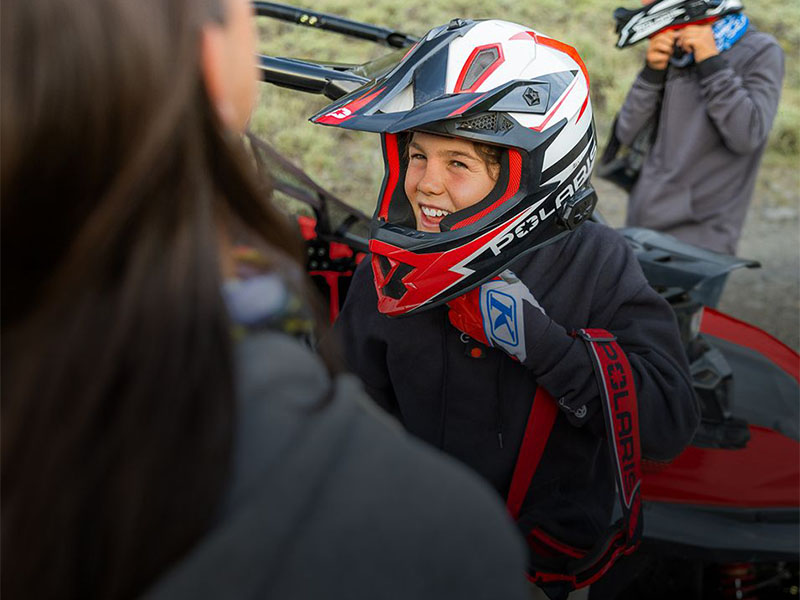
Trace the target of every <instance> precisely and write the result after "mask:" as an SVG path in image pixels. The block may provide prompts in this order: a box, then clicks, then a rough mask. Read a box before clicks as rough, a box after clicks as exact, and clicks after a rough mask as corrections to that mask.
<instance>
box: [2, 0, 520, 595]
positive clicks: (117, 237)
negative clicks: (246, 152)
mask: <svg viewBox="0 0 800 600" xmlns="http://www.w3.org/2000/svg"><path fill="white" fill-rule="evenodd" d="M1 33H2V65H1V66H2V72H1V76H2V88H3V96H2V106H1V107H0V109H1V122H0V124H1V125H2V148H3V156H2V269H3V287H2V305H3V311H2V335H3V344H4V348H3V350H4V352H3V357H2V377H3V407H2V408H3V421H2V438H3V441H2V444H3V445H2V452H3V455H2V516H3V527H2V569H3V580H2V591H3V596H4V597H5V598H8V599H12V598H23V597H30V598H49V597H58V598H131V597H134V596H139V595H141V594H143V593H147V594H148V596H149V597H153V598H161V597H163V598H181V597H186V598H189V597H191V598H198V597H229V598H241V597H256V596H258V597H271V598H319V597H326V598H343V597H348V598H445V597H459V598H490V597H492V598H522V597H525V593H526V590H525V588H524V580H523V578H522V575H521V574H522V570H523V567H524V559H523V550H522V544H521V541H520V540H519V539H518V538H517V537H516V535H515V533H514V530H513V527H512V525H511V522H510V520H509V519H508V517H507V515H506V514H505V513H504V511H503V510H502V507H501V505H500V504H499V503H498V502H497V500H496V499H495V498H493V496H492V492H491V491H490V490H489V488H488V486H485V485H483V484H481V482H479V481H478V480H477V478H476V477H474V476H473V475H471V474H469V473H468V472H467V471H466V469H464V468H462V467H460V466H458V465H456V464H455V462H454V461H450V460H449V459H446V458H444V457H441V456H439V455H436V454H434V453H433V452H432V451H430V450H428V449H426V448H424V447H423V446H422V444H421V443H418V442H414V441H412V440H411V439H410V437H408V436H406V435H405V434H403V433H402V432H401V431H400V430H399V428H398V427H396V426H393V425H392V424H390V423H388V422H387V420H386V419H383V418H382V417H380V416H378V415H377V414H374V413H375V410H374V409H371V408H370V405H369V404H368V403H367V402H366V401H363V398H364V397H365V396H364V392H363V391H362V389H361V387H360V386H359V385H358V384H357V383H356V382H355V380H354V379H352V378H348V377H345V376H332V375H330V374H329V369H328V368H327V367H326V366H325V364H324V363H323V362H322V361H321V360H320V359H319V358H318V357H316V356H315V355H313V354H311V353H310V352H309V351H308V350H307V348H306V346H304V345H303V343H302V342H301V341H300V340H298V339H297V336H295V335H293V334H300V335H306V334H308V333H309V332H310V328H311V325H312V320H311V319H310V318H309V317H308V314H309V311H308V309H307V304H306V301H305V295H304V291H303V290H304V284H303V276H302V273H301V270H300V268H299V264H298V262H297V261H296V256H297V255H298V247H297V244H298V242H297V241H296V240H295V238H294V236H293V235H292V234H291V233H290V230H288V229H287V227H286V224H285V222H284V221H283V220H282V218H281V217H280V216H279V215H278V214H276V213H275V212H274V209H273V208H272V207H271V206H270V205H269V204H268V203H266V202H264V197H263V195H262V194H260V192H259V187H258V184H257V182H255V181H254V180H253V173H252V170H251V166H250V164H249V162H248V161H247V159H246V158H245V157H244V156H243V155H242V147H241V144H240V137H239V135H238V134H239V133H240V132H241V131H242V130H243V129H244V127H245V125H246V123H247V119H248V116H249V113H250V110H251V108H252V105H253V101H254V90H255V85H256V84H255V69H254V30H253V24H252V18H251V13H250V7H249V2H247V0H227V1H225V0H218V1H217V0H206V1H204V2H198V1H195V0H140V1H137V2H129V1H127V0H102V1H101V0H86V1H85V2H80V3H75V2H71V1H69V0H49V1H46V0H33V1H31V0H7V1H4V2H3V5H2V32H1ZM242 241H244V242H246V244H247V247H246V248H242V247H240V246H239V243H240V242H242Z"/></svg>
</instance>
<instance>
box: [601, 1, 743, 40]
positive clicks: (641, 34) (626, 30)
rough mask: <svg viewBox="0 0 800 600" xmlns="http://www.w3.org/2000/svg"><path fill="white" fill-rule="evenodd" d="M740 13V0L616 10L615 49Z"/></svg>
mask: <svg viewBox="0 0 800 600" xmlns="http://www.w3.org/2000/svg"><path fill="white" fill-rule="evenodd" d="M742 10H744V5H743V4H742V3H741V1H740V0H656V1H655V2H651V3H650V4H646V5H645V6H643V7H641V8H636V9H633V10H629V9H627V8H618V9H617V10H615V11H614V19H615V21H616V22H617V33H618V34H619V38H618V39H617V48H625V47H627V46H632V45H634V44H635V43H637V42H640V41H642V40H643V39H645V38H649V37H650V36H652V35H654V34H656V33H658V32H659V31H663V30H664V29H673V28H677V27H683V26H685V25H690V24H692V23H694V24H700V23H709V22H711V21H715V20H717V19H719V18H720V17H724V16H725V15H730V14H733V13H737V12H741V11H742Z"/></svg>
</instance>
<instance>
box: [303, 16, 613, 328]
mask: <svg viewBox="0 0 800 600" xmlns="http://www.w3.org/2000/svg"><path fill="white" fill-rule="evenodd" d="M311 120H312V121H313V122H315V123H320V124H323V125H332V126H336V127H343V128H348V129H356V130H361V131H373V132H378V133H381V137H382V146H383V153H384V161H385V168H386V173H385V176H384V180H383V185H382V188H381V193H380V197H379V200H378V204H377V207H376V210H375V214H374V217H373V222H372V226H371V233H370V251H371V253H372V268H373V273H374V277H375V286H376V289H377V293H378V309H379V310H380V311H381V312H382V313H385V314H388V315H392V316H396V315H403V314H411V313H415V312H419V311H420V310H424V309H427V308H431V307H433V306H438V305H440V304H442V303H444V302H447V301H448V300H450V299H452V298H454V297H456V296H460V295H461V294H464V293H466V292H467V291H469V290H470V289H472V288H474V287H476V286H478V285H480V284H481V283H483V282H484V281H486V280H488V279H489V278H491V277H493V276H494V275H496V274H497V273H499V272H500V271H502V270H503V269H505V268H506V267H507V266H508V265H509V263H511V262H512V261H513V260H514V259H516V258H517V257H519V256H520V255H521V254H523V253H525V252H530V251H532V250H535V249H536V248H540V247H542V246H544V245H546V244H548V243H551V242H553V241H555V240H556V239H558V238H559V237H560V236H562V235H565V234H567V233H568V232H569V231H571V230H573V229H575V228H576V227H577V226H578V225H580V224H581V223H582V222H583V221H585V220H586V219H587V218H588V217H589V216H590V215H591V212H592V210H593V209H594V205H595V203H596V195H595V194H594V190H593V189H592V187H591V185H590V184H589V175H590V173H591V169H592V165H593V162H594V157H595V153H596V150H597V142H596V135H595V129H594V122H593V118H592V108H591V102H590V100H589V75H588V73H587V72H586V67H585V65H584V64H583V61H582V60H581V58H580V57H579V56H578V53H577V52H576V51H575V49H574V48H572V47H571V46H568V45H566V44H563V43H561V42H559V41H557V40H554V39H552V38H549V37H547V36H544V35H542V34H541V33H538V32H535V31H532V30H531V29H529V28H527V27H524V26H522V25H516V24H514V23H508V22H505V21H498V20H488V21H464V20H460V19H456V20H454V21H451V22H450V24H449V25H444V26H441V27H437V28H435V29H433V30H431V31H430V32H428V33H427V35H425V37H424V38H422V39H421V40H420V41H419V42H417V44H415V45H414V46H413V47H412V48H411V50H409V52H408V53H407V54H406V56H405V57H404V58H403V59H402V60H401V61H400V62H399V63H398V64H397V65H396V66H395V67H394V68H393V69H392V70H391V71H389V72H388V73H387V74H385V75H383V76H381V77H379V78H378V79H376V80H374V81H372V82H370V83H369V84H367V85H366V86H365V87H363V88H361V89H359V90H356V91H355V92H353V93H351V94H349V95H348V96H346V97H344V98H342V99H340V100H338V101H337V102H335V103H333V104H331V105H329V106H328V107H326V108H325V109H324V110H322V111H321V112H319V113H318V114H317V115H315V116H314V117H312V119H311ZM414 131H420V132H426V133H432V134H437V135H442V136H451V137H458V138H463V139H467V140H471V141H473V142H477V143H483V144H492V145H496V146H500V147H502V148H504V149H505V151H504V152H503V153H502V155H501V158H500V174H499V177H498V179H497V182H496V184H495V185H494V189H492V190H491V192H489V194H488V195H487V196H486V197H485V198H483V199H482V200H480V201H479V202H477V204H474V205H472V206H469V207H468V208H464V209H463V210H458V211H457V212H453V213H452V214H449V215H447V216H446V217H445V218H444V219H442V220H441V222H440V224H439V226H440V229H441V233H430V232H423V231H417V229H416V227H415V221H414V215H413V211H412V207H411V204H410V202H409V199H408V198H407V197H406V193H405V190H404V186H403V181H404V180H405V175H406V169H407V167H408V158H407V153H406V152H404V149H405V146H406V145H407V144H408V140H409V138H410V135H411V133H410V132H414Z"/></svg>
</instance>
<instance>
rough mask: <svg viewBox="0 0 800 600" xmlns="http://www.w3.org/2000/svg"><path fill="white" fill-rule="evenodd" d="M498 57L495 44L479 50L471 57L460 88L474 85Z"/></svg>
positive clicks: (465, 88) (464, 88)
mask: <svg viewBox="0 0 800 600" xmlns="http://www.w3.org/2000/svg"><path fill="white" fill-rule="evenodd" d="M499 59H500V52H499V50H498V48H497V46H489V47H488V48H484V49H482V50H480V51H479V52H478V53H477V54H476V55H475V56H474V57H473V58H472V62H471V63H470V65H469V69H467V74H466V75H465V76H464V80H463V82H462V83H461V86H460V89H461V90H468V89H470V88H471V87H472V86H474V85H475V84H476V83H477V82H478V80H479V79H480V78H481V76H482V75H483V74H484V73H486V71H488V69H489V67H491V66H492V65H493V64H494V63H496V62H497V61H498V60H499Z"/></svg>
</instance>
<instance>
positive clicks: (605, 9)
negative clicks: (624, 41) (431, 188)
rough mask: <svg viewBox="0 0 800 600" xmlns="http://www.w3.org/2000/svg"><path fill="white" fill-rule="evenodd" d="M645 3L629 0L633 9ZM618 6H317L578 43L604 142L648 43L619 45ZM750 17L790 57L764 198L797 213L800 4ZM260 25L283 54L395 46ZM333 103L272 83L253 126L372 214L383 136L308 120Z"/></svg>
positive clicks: (413, 24) (568, 1)
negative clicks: (495, 23)
mask: <svg viewBox="0 0 800 600" xmlns="http://www.w3.org/2000/svg"><path fill="white" fill-rule="evenodd" d="M637 3H638V2H637V0H629V2H628V3H627V4H626V6H635V5H636V4H637ZM619 5H620V2H619V0H593V1H586V0H582V1H581V0H533V1H530V2H519V1H517V2H511V1H509V0H481V1H480V2H476V1H474V0H473V1H471V2H467V1H465V0H453V1H450V2H447V3H434V2H424V1H422V0H409V1H408V2H397V1H396V0H373V1H372V2H359V3H355V2H352V1H347V0H318V1H317V2H315V3H313V8H314V9H315V10H318V11H322V12H328V13H334V14H339V15H342V16H346V17H349V18H352V19H356V20H361V21H366V22H370V23H374V24H378V25H383V26H386V27H392V28H396V29H398V30H400V31H404V32H406V33H410V34H414V35H422V34H423V33H425V32H426V31H427V30H428V29H430V28H431V27H433V26H435V25H439V24H442V23H446V22H447V21H449V20H450V19H451V18H454V17H464V18H475V19H481V18H498V17H500V18H503V19H506V20H510V21H515V22H519V23H524V24H527V25H530V26H531V27H533V28H535V29H537V30H539V31H542V32H544V33H547V34H548V35H551V36H553V37H556V38H558V39H561V40H564V41H566V42H568V43H570V44H572V45H573V46H575V47H576V48H577V49H578V51H579V52H580V53H581V56H582V57H583V59H584V60H585V62H586V64H587V66H588V69H589V73H590V76H591V80H592V102H593V106H594V110H595V120H596V123H597V127H598V131H599V134H600V137H601V140H605V136H606V133H607V131H608V127H609V125H610V123H611V120H612V119H613V115H614V113H615V112H616V110H617V109H618V107H619V106H620V105H621V103H622V100H623V98H624V95H625V93H626V91H627V89H628V87H629V86H630V83H631V81H632V80H633V77H634V75H635V74H636V72H637V71H638V69H639V68H640V66H641V64H642V61H643V56H644V47H643V45H639V46H636V47H634V48H630V49H626V50H624V51H621V50H617V49H616V48H615V47H614V42H615V40H616V35H615V34H614V27H613V19H612V17H611V14H612V12H613V10H614V8H615V7H617V6H619ZM301 6H302V5H301ZM309 7H311V6H310V5H309ZM748 14H749V15H750V17H751V20H752V22H753V23H754V24H755V25H756V26H757V27H758V28H759V29H761V30H762V31H767V32H769V33H772V34H773V35H775V37H776V38H778V40H779V42H780V43H781V45H782V46H783V48H784V51H785V52H786V56H787V72H786V80H785V86H784V90H783V97H782V101H781V107H780V110H779V113H778V117H777V119H776V122H775V126H774V128H773V131H772V135H771V137H770V142H769V149H768V154H767V157H766V160H765V165H764V170H763V173H762V177H761V181H760V182H759V190H758V193H757V200H756V204H757V205H758V204H759V203H761V204H763V205H765V206H769V207H779V208H780V207H784V208H788V209H790V210H796V207H797V204H798V190H800V180H799V179H798V177H800V175H798V169H797V166H798V157H800V70H798V68H797V58H799V57H800V2H796V1H793V2H779V1H778V0H762V1H761V2H759V3H757V4H756V3H753V4H751V5H748ZM259 27H260V38H261V51H262V52H263V53H265V54H271V55H275V56H293V57H298V58H310V59H316V60H332V61H337V62H353V63H361V62H364V61H366V60H369V59H372V58H376V57H377V56H380V55H381V54H384V53H386V52H387V49H386V48H383V47H380V46H377V45H374V44H371V43H369V42H361V41H357V40H352V39H349V38H345V37H343V36H340V35H337V34H333V33H328V32H323V31H319V30H313V29H309V28H304V27H299V26H295V25H291V24H287V23H280V22H276V21H272V20H271V19H260V20H259ZM325 104H326V99H325V98H324V97H322V96H313V95H306V94H301V93H298V92H293V91H289V90H283V89H279V88H276V87H274V86H264V87H263V89H262V92H261V100H260V105H259V108H258V110H257V111H256V114H255V116H254V120H253V129H254V130H255V131H256V132H257V133H259V134H262V135H264V136H265V137H266V138H267V139H268V140H271V141H272V142H273V143H274V144H275V145H276V146H277V147H278V148H279V149H280V150H282V151H283V152H284V153H285V154H287V155H288V156H289V157H291V158H292V159H293V160H294V161H295V162H296V163H297V164H299V165H301V166H302V167H303V168H305V169H306V170H308V171H309V173H311V174H312V175H313V176H314V177H315V178H316V179H317V180H318V181H319V182H320V183H321V184H322V185H324V186H326V187H329V188H330V189H332V191H334V192H335V193H337V194H338V195H339V196H340V197H342V198H344V199H347V200H348V201H350V202H352V203H353V204H355V205H357V206H359V207H360V208H362V209H364V210H365V211H367V212H370V213H371V211H372V207H373V203H374V198H375V197H376V195H377V190H378V186H379V184H380V178H381V174H382V171H383V168H382V164H381V158H380V152H379V142H378V139H377V136H375V135H373V134H362V133H358V132H348V131H342V130H335V129H332V128H326V127H319V126H314V125H311V124H310V123H308V121H307V119H308V117H309V116H311V115H312V114H313V113H315V112H316V111H317V110H319V109H320V108H322V107H323V106H324V105H325Z"/></svg>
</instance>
